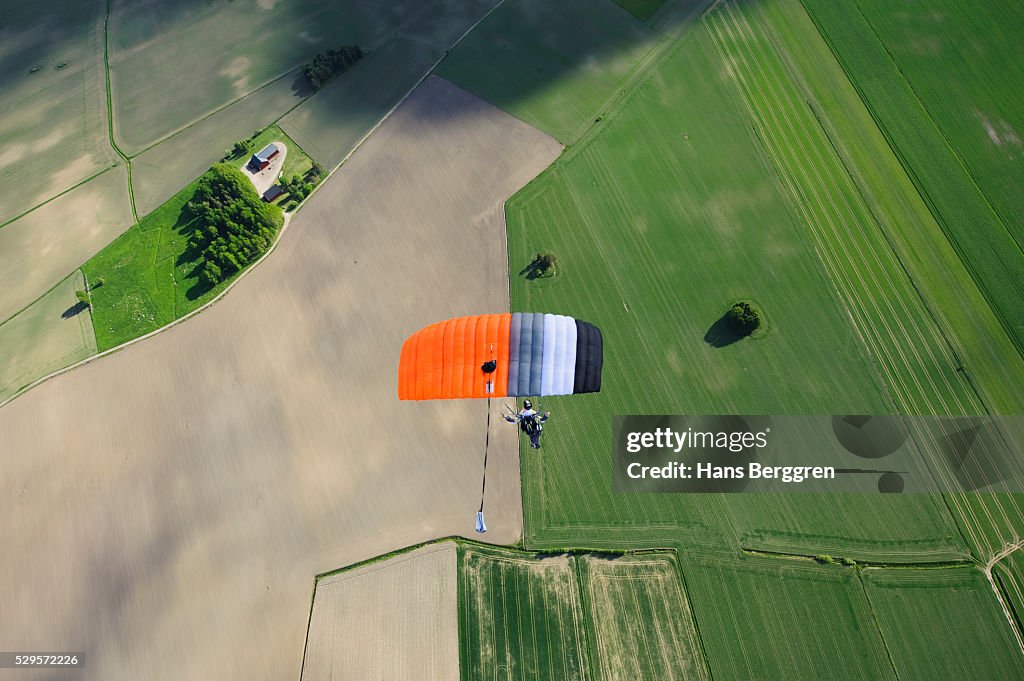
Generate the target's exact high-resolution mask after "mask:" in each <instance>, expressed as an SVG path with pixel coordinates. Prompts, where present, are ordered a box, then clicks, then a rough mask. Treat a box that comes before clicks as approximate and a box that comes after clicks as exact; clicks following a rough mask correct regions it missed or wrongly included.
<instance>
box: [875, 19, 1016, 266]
mask: <svg viewBox="0 0 1024 681" xmlns="http://www.w3.org/2000/svg"><path fill="white" fill-rule="evenodd" d="M857 4H858V5H859V6H860V9H861V11H862V12H863V14H864V16H865V18H866V19H867V20H868V22H869V23H870V24H871V27H872V29H873V30H874V31H875V33H876V35H877V36H878V37H879V39H881V41H882V43H883V44H884V45H885V48H886V50H887V51H888V52H889V54H890V56H891V57H892V58H893V60H894V61H895V62H896V65H897V66H898V67H899V70H900V73H901V74H902V75H903V77H904V78H905V79H906V81H907V84H908V85H909V86H910V87H911V88H912V89H913V91H914V94H915V95H917V97H918V98H919V99H920V100H921V102H922V103H923V104H924V106H925V107H926V108H927V109H928V114H929V116H930V117H931V119H932V121H933V122H934V123H935V125H936V127H938V129H939V131H940V132H941V133H942V135H943V137H945V139H946V141H947V143H948V144H949V145H950V146H951V147H952V148H953V150H954V151H955V152H956V154H957V156H959V157H960V160H961V161H963V163H964V165H965V166H966V169H967V171H968V172H969V173H970V175H971V177H972V178H973V179H974V181H975V182H977V184H978V186H979V187H980V189H981V191H982V193H983V194H984V195H985V198H986V199H987V200H988V201H989V203H991V204H992V207H993V208H994V209H995V211H996V213H997V214H998V215H999V217H1000V218H1001V219H1002V223H1003V226H1004V227H1005V228H1006V229H1007V230H1009V231H1010V233H1011V234H1012V235H1013V236H1014V238H1015V240H1016V242H1017V244H1018V245H1022V244H1024V155H1022V152H1024V89H1021V87H1020V84H1021V83H1024V40H1021V36H1022V35H1024V5H1022V4H1020V3H1016V2H980V3H971V4H969V5H964V4H963V3H960V2H955V1H954V0H929V2H928V9H927V11H916V12H908V11H906V9H905V8H900V6H899V5H894V4H893V3H891V2H885V1H884V0H883V1H880V0H857ZM1016 271H1017V272H1020V271H1021V270H1020V269H1017V270H1016Z"/></svg>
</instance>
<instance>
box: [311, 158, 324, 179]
mask: <svg viewBox="0 0 1024 681" xmlns="http://www.w3.org/2000/svg"><path fill="white" fill-rule="evenodd" d="M325 173H326V171H325V170H324V167H323V166H322V165H320V164H319V163H317V162H316V161H313V167H312V168H310V169H309V172H308V173H307V176H308V177H309V179H311V180H312V181H313V182H316V181H317V180H319V179H320V178H321V177H323V176H324V174H325Z"/></svg>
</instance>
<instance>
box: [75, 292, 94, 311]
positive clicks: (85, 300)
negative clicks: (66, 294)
mask: <svg viewBox="0 0 1024 681" xmlns="http://www.w3.org/2000/svg"><path fill="white" fill-rule="evenodd" d="M75 298H78V302H79V303H82V304H83V305H85V306H86V307H88V308H90V309H92V300H90V299H89V292H88V291H75Z"/></svg>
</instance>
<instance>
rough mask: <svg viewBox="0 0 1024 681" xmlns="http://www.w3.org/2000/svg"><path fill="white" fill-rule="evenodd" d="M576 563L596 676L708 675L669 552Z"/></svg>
mask: <svg viewBox="0 0 1024 681" xmlns="http://www.w3.org/2000/svg"><path fill="white" fill-rule="evenodd" d="M576 565H577V567H578V569H579V571H580V579H581V582H582V584H583V597H584V601H585V602H586V607H587V614H588V617H589V619H588V626H589V631H590V635H589V639H588V640H589V641H590V645H591V646H592V649H593V651H594V653H593V654H592V655H591V659H592V660H593V662H594V668H595V670H596V673H595V677H596V678H597V679H600V680H601V681H616V680H617V679H659V680H660V681H683V680H684V679H685V680H686V681H699V680H706V679H710V675H709V674H708V671H707V667H706V663H705V661H704V653H703V651H702V649H701V645H700V641H699V639H698V637H697V631H696V629H695V627H694V622H693V614H692V613H691V612H690V604H689V601H688V599H687V596H686V593H685V592H684V590H683V586H682V584H681V583H680V581H679V571H678V566H677V564H676V560H675V556H674V554H671V553H667V552H666V553H660V554H654V553H651V554H644V555H636V556H623V557H619V558H614V559H609V558H601V557H597V556H589V555H583V556H581V557H580V558H579V559H578V562H577V563H576Z"/></svg>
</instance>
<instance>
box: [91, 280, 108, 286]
mask: <svg viewBox="0 0 1024 681" xmlns="http://www.w3.org/2000/svg"><path fill="white" fill-rule="evenodd" d="M106 283H107V279H106V277H96V279H94V280H93V282H92V287H93V288H99V287H100V286H103V285H104V284H106Z"/></svg>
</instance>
